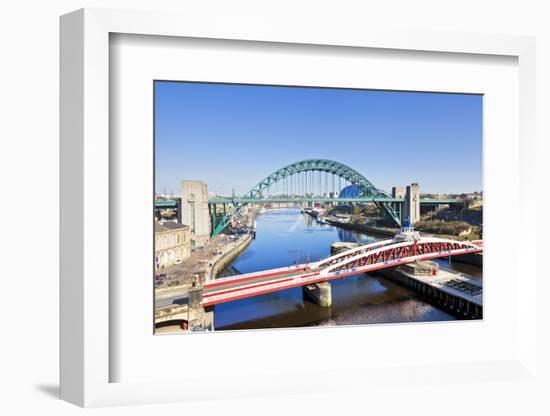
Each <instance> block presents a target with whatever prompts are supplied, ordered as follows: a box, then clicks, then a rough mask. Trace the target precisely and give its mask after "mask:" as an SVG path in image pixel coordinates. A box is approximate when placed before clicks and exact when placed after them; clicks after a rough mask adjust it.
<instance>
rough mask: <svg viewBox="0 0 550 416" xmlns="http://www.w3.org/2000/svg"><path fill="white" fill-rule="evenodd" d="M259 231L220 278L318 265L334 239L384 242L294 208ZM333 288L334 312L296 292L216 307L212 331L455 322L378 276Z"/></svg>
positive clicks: (262, 222)
mask: <svg viewBox="0 0 550 416" xmlns="http://www.w3.org/2000/svg"><path fill="white" fill-rule="evenodd" d="M256 231H257V233H256V239H255V240H254V241H253V242H252V243H251V244H250V246H249V247H248V248H247V249H246V250H245V251H244V252H243V253H242V254H241V255H240V256H239V257H237V258H236V259H235V260H234V261H233V262H232V263H231V264H230V265H229V266H228V268H227V269H226V270H225V271H224V272H223V273H222V275H232V274H236V273H250V272H254V271H259V270H265V269H272V268H276V267H283V266H288V265H291V264H294V263H295V262H297V263H305V262H307V261H308V259H309V260H310V261H317V260H319V259H321V258H325V257H327V256H329V255H330V245H331V244H332V243H334V242H336V241H350V242H360V243H367V242H370V241H375V240H376V239H379V238H381V237H375V236H373V235H368V234H365V233H359V232H355V231H349V230H344V229H341V228H337V227H334V226H331V225H321V224H318V223H317V222H316V221H315V220H314V219H313V218H311V217H310V216H309V215H307V214H301V213H300V211H299V210H298V209H290V208H289V209H279V210H273V211H267V212H266V213H264V214H262V215H260V216H259V217H258V218H257V225H256ZM386 238H387V237H386ZM439 264H440V267H441V268H445V269H452V270H458V271H460V272H462V273H464V274H468V275H471V276H474V277H476V278H479V279H481V268H479V267H476V266H470V265H466V264H463V263H457V262H452V263H449V262H448V261H447V260H439ZM331 285H332V306H331V307H330V308H324V307H320V306H317V305H316V304H314V303H312V302H310V301H309V300H307V299H304V297H303V294H302V289H301V288H293V289H288V290H284V291H280V292H274V293H268V294H265V295H260V296H256V297H252V298H247V299H241V300H237V301H234V302H228V303H222V304H219V305H216V306H215V313H214V317H215V322H214V327H215V328H216V330H217V331H218V330H231V329H259V328H288V327H304V326H322V325H357V324H371V323H391V322H426V321H446V320H455V319H456V318H455V317H453V316H452V315H449V314H447V313H446V312H444V311H442V310H440V309H438V308H436V307H434V306H432V305H430V304H428V303H426V302H424V301H422V300H421V299H419V298H418V297H417V296H416V295H415V293H414V292H412V291H410V290H408V289H406V288H404V287H402V286H400V285H397V284H396V283H393V282H392V281H390V280H387V279H386V278H384V277H382V276H380V275H377V274H375V273H369V274H362V275H356V276H350V277H346V278H343V279H337V280H333V281H331Z"/></svg>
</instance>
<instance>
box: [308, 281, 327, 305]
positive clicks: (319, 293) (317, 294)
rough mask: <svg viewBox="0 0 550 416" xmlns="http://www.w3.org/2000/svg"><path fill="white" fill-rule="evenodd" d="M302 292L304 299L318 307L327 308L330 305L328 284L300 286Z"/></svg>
mask: <svg viewBox="0 0 550 416" xmlns="http://www.w3.org/2000/svg"><path fill="white" fill-rule="evenodd" d="M302 292H303V294H304V297H305V298H308V299H309V300H311V301H313V302H314V303H315V304H317V305H319V306H322V307H324V308H329V307H330V306H331V305H332V287H331V286H330V282H320V283H313V284H311V285H307V286H302Z"/></svg>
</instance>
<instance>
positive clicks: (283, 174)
mask: <svg viewBox="0 0 550 416" xmlns="http://www.w3.org/2000/svg"><path fill="white" fill-rule="evenodd" d="M306 172H326V173H330V174H332V175H334V176H337V177H340V178H342V179H344V180H346V181H348V182H349V183H350V184H351V185H355V186H356V187H357V188H358V189H359V191H360V195H359V197H362V198H373V199H374V198H391V195H389V194H388V193H387V192H385V191H383V190H381V189H378V188H376V187H375V186H374V185H373V184H372V183H371V182H370V181H369V180H368V179H367V178H366V177H365V176H363V175H362V174H361V173H359V172H357V171H356V170H355V169H352V168H350V167H349V166H347V165H344V164H343V163H340V162H336V161H334V160H328V159H306V160H300V161H298V162H294V163H291V164H290V165H287V166H285V167H283V168H281V169H279V170H277V171H275V172H273V173H272V174H271V175H269V176H267V177H266V178H264V179H263V180H262V181H260V182H259V183H258V184H257V185H255V186H254V187H253V188H252V189H251V190H250V191H249V192H247V193H246V194H245V195H244V197H243V198H261V197H262V195H264V194H265V193H266V192H267V191H268V190H269V189H270V188H271V186H273V185H274V184H276V183H277V182H280V181H283V180H284V179H286V178H288V177H291V176H292V175H296V174H300V173H306ZM373 202H374V203H375V204H376V206H377V207H378V208H380V209H381V210H382V211H383V212H384V214H385V215H386V216H387V217H388V218H390V219H391V220H392V221H394V222H395V223H396V225H398V226H400V225H401V219H400V218H399V215H398V214H397V212H396V211H395V209H394V207H393V205H392V204H391V203H390V202H381V201H373ZM245 205H246V203H236V204H235V205H234V207H233V209H232V211H231V212H229V213H228V214H227V215H225V216H224V217H223V218H222V220H221V221H220V223H219V224H216V225H215V226H214V227H213V229H212V235H217V234H219V233H220V232H222V231H223V229H224V228H226V227H227V226H228V225H229V223H230V221H231V218H232V217H233V216H234V215H236V214H238V212H239V211H240V210H241V208H242V207H244V206H245Z"/></svg>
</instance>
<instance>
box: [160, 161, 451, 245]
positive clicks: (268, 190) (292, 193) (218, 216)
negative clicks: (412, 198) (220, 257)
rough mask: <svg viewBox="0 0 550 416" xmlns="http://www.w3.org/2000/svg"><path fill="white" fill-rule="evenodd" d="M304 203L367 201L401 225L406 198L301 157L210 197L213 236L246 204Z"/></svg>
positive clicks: (170, 204) (164, 203)
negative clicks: (353, 192)
mask: <svg viewBox="0 0 550 416" xmlns="http://www.w3.org/2000/svg"><path fill="white" fill-rule="evenodd" d="M342 181H343V182H344V186H342ZM350 185H354V186H355V187H356V188H357V189H358V190H359V195H358V196H356V197H350V198H348V197H340V196H339V195H340V192H341V190H342V189H345V188H346V187H348V186H350ZM331 190H332V191H331ZM304 202H305V203H307V202H338V203H352V202H360V203H361V202H362V203H368V202H370V203H374V204H375V205H376V206H377V207H378V208H379V209H380V210H381V212H382V213H383V214H384V216H385V217H386V218H388V219H389V220H390V221H392V222H394V223H395V224H396V225H397V226H400V225H401V215H400V214H401V213H400V209H401V206H402V204H403V203H404V202H405V200H404V199H403V198H394V197H392V195H390V194H388V193H387V192H385V191H384V190H381V189H378V188H376V187H375V186H374V185H373V184H372V183H371V182H370V181H369V180H368V179H367V178H366V177H365V176H363V175H362V174H361V173H359V172H357V171H356V170H355V169H352V168H350V167H349V166H346V165H344V164H343V163H340V162H336V161H333V160H327V159H308V160H301V161H298V162H295V163H292V164H290V165H287V166H285V167H283V168H281V169H279V170H277V171H275V172H273V173H272V174H271V175H269V176H267V177H266V178H264V179H263V180H262V181H260V182H259V183H258V184H256V185H255V186H254V187H253V188H252V189H251V190H250V191H249V192H247V193H246V194H244V195H243V196H241V197H236V196H232V197H227V198H223V197H222V198H219V197H217V198H209V199H208V205H209V207H210V215H211V220H212V236H215V235H218V234H219V233H221V232H222V231H223V230H224V229H225V228H226V227H227V226H228V225H229V224H230V223H231V220H232V218H233V217H234V216H235V215H238V214H239V212H240V211H241V210H242V209H243V208H244V207H245V206H246V205H248V204H270V203H304ZM459 202H460V201H459V200H455V199H421V200H420V203H421V204H425V205H437V204H454V203H459ZM218 205H222V206H223V210H222V212H218V210H217V206H218ZM155 208H156V209H164V208H178V201H177V200H156V201H155Z"/></svg>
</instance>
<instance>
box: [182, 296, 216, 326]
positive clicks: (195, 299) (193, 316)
mask: <svg viewBox="0 0 550 416" xmlns="http://www.w3.org/2000/svg"><path fill="white" fill-rule="evenodd" d="M201 299H202V289H201V288H198V287H193V288H192V289H190V290H189V319H188V321H189V330H190V331H213V330H214V307H212V306H210V307H206V308H203V306H202V305H201Z"/></svg>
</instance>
